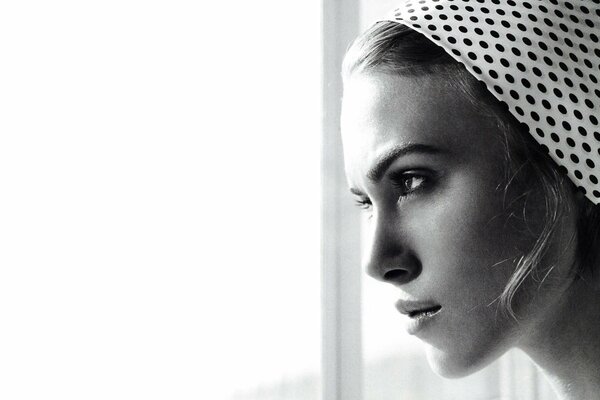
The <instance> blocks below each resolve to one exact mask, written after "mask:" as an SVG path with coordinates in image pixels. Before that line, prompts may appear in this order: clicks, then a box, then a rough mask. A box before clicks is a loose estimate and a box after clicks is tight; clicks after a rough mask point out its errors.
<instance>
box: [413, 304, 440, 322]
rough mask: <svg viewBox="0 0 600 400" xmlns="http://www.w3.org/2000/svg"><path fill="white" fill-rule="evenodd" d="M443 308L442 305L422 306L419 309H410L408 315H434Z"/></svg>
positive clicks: (424, 316)
mask: <svg viewBox="0 0 600 400" xmlns="http://www.w3.org/2000/svg"><path fill="white" fill-rule="evenodd" d="M441 309H442V306H440V305H436V306H432V307H427V308H422V309H419V310H413V311H409V312H408V314H407V315H408V316H409V317H410V318H414V319H419V318H427V317H433V316H434V315H435V314H437V313H438V312H440V310H441Z"/></svg>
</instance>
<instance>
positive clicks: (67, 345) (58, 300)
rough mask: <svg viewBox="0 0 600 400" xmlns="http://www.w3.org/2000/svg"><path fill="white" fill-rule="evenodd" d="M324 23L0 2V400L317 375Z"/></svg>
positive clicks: (286, 9)
mask: <svg viewBox="0 0 600 400" xmlns="http://www.w3.org/2000/svg"><path fill="white" fill-rule="evenodd" d="M207 4H208V5H207ZM319 12H320V3H319V2H300V3H294V8H292V7H290V4H288V3H285V2H276V1H274V0H271V1H268V0H262V1H254V2H244V1H229V2H217V1H214V2H199V1H181V0H176V1H173V0H171V1H135V0H119V1H102V2H100V1H97V2H93V1H85V2H82V1H64V0H62V1H52V2H48V1H19V2H3V3H2V4H1V5H0V60H1V61H0V398H2V399H50V398H52V399H54V398H57V399H107V398H110V399H155V398H156V399H159V398H160V399H191V398H195V399H199V398H202V399H220V398H225V396H227V394H228V393H231V392H239V391H244V390H247V389H248V388H251V387H253V386H255V385H257V384H258V383H261V382H273V381H278V380H279V381H281V380H285V379H287V377H296V376H302V375H303V374H317V373H318V368H319V362H320V355H319V354H320V353H319V340H320V331H319V265H318V264H319V248H318V246H319V220H318V217H319V204H318V202H319V136H320V130H319V129H320V120H319V118H320V115H319V112H320V103H319V102H320V85H321V83H320V76H319V73H320V64H319V54H320V41H319V40H320V38H319V34H320V25H319V23H320V21H319Z"/></svg>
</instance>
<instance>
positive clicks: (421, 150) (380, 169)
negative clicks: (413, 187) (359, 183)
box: [350, 143, 445, 196]
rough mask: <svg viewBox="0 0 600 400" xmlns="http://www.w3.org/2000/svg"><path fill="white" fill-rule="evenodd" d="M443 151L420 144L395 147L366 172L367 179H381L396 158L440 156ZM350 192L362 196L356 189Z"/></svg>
mask: <svg viewBox="0 0 600 400" xmlns="http://www.w3.org/2000/svg"><path fill="white" fill-rule="evenodd" d="M444 152H445V151H443V150H442V149H439V148H437V147H434V146H431V145H427V144H420V143H410V144H406V145H401V146H396V147H393V148H391V149H389V150H388V151H386V152H385V153H383V155H381V156H380V157H379V158H378V159H377V161H376V162H375V164H374V165H373V167H371V168H370V169H369V171H368V172H367V178H369V180H371V181H373V182H377V181H379V180H381V178H383V175H384V174H385V172H386V171H387V170H388V168H389V167H390V165H392V164H393V163H394V161H396V160H397V159H398V158H400V157H403V156H406V155H409V154H415V153H417V154H434V155H435V154H442V153H444ZM350 192H351V193H352V194H354V195H356V196H364V195H365V194H364V193H363V191H362V190H360V189H356V188H350Z"/></svg>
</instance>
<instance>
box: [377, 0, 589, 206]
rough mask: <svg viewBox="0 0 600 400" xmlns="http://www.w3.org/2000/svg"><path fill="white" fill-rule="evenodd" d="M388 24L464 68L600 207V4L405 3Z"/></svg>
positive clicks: (546, 0)
mask: <svg viewBox="0 0 600 400" xmlns="http://www.w3.org/2000/svg"><path fill="white" fill-rule="evenodd" d="M387 19H388V20H390V21H395V22H399V23H401V24H404V25H406V26H408V27H410V28H412V29H414V30H416V31H418V32H420V33H422V34H423V35H425V36H426V37H427V38H429V39H430V40H432V41H433V42H435V43H436V44H438V45H439V46H441V47H442V48H444V49H445V50H446V52H448V54H450V55H451V56H452V57H453V58H454V59H456V60H457V61H459V62H461V63H462V64H464V65H465V67H466V68H467V70H468V71H469V72H470V73H471V74H473V75H474V76H475V77H476V78H477V79H479V80H481V81H483V82H484V83H485V84H486V86H487V88H488V90H489V91H490V92H491V93H492V94H493V95H494V96H495V97H496V98H497V99H498V100H500V101H503V102H505V103H506V104H507V105H508V108H509V110H510V112H511V113H512V114H513V115H514V116H515V117H516V119H517V120H519V121H520V122H522V123H524V124H526V125H527V126H528V127H529V132H530V134H531V135H532V136H533V137H534V138H535V139H536V140H537V142H538V143H540V144H541V145H542V146H545V148H546V149H547V150H548V152H549V154H550V156H551V157H552V158H553V159H554V161H556V163H557V164H558V165H559V166H560V168H561V169H563V170H566V172H567V174H568V176H569V178H570V179H571V180H572V181H573V182H574V183H575V185H576V186H577V187H578V188H579V189H580V190H582V191H583V192H584V193H585V195H586V197H587V198H588V199H590V200H591V201H592V202H593V203H594V204H598V203H600V184H599V180H600V125H599V123H598V120H599V119H600V84H599V81H600V40H599V37H600V0H568V1H566V0H529V1H512V0H405V1H403V3H402V4H401V5H400V7H398V8H397V9H395V10H394V11H393V13H392V14H390V15H389V16H388V18H387Z"/></svg>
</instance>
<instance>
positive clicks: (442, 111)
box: [341, 73, 498, 169]
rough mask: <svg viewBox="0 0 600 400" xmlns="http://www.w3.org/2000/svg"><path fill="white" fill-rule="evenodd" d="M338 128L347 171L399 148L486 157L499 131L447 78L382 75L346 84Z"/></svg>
mask: <svg viewBox="0 0 600 400" xmlns="http://www.w3.org/2000/svg"><path fill="white" fill-rule="evenodd" d="M341 125H342V137H343V143H344V154H345V158H346V165H347V169H348V167H353V166H354V164H356V163H357V162H358V161H360V163H362V164H365V163H366V164H368V163H370V162H371V161H372V160H374V159H376V158H377V156H378V155H379V154H382V153H385V152H386V151H388V150H389V149H390V148H391V147H394V146H398V145H407V144H426V145H431V146H439V147H442V148H444V149H446V150H448V151H449V152H451V153H454V154H456V155H457V156H459V155H460V154H461V153H466V152H487V151H488V150H489V147H490V146H491V145H492V142H496V141H495V140H493V134H494V133H497V129H498V128H497V127H496V124H495V123H494V121H493V119H492V118H490V117H489V116H487V115H484V114H483V113H482V112H481V109H480V108H479V107H476V106H475V104H474V103H473V102H472V101H471V100H469V98H468V97H467V95H466V94H465V92H464V91H463V90H460V89H458V87H457V85H456V82H453V81H452V79H451V78H449V77H448V76H445V75H440V76H436V75H424V76H416V77H415V76H397V75H387V74H382V73H370V74H365V73H359V74H355V75H354V76H352V77H350V78H349V79H348V81H347V82H346V84H345V88H344V98H343V104H342V121H341Z"/></svg>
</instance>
